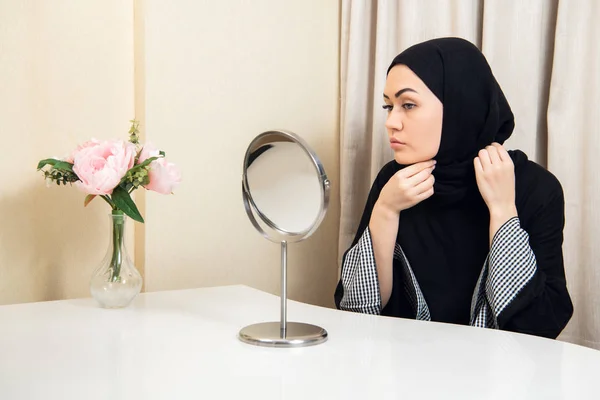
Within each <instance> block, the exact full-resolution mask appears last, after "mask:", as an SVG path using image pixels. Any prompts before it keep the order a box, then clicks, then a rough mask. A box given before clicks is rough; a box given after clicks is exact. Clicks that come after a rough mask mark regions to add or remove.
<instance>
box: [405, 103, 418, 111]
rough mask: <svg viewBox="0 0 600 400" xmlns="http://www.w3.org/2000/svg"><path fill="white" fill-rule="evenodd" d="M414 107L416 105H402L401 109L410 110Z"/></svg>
mask: <svg viewBox="0 0 600 400" xmlns="http://www.w3.org/2000/svg"><path fill="white" fill-rule="evenodd" d="M415 107H416V104H413V103H404V104H402V108H404V109H405V110H412V109H413V108H415Z"/></svg>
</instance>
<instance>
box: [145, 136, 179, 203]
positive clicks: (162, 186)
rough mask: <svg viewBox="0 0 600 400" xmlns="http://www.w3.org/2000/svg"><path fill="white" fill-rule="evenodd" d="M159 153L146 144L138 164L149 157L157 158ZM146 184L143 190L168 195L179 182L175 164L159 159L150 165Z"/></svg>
mask: <svg viewBox="0 0 600 400" xmlns="http://www.w3.org/2000/svg"><path fill="white" fill-rule="evenodd" d="M159 154H160V151H159V150H158V149H157V148H156V147H154V146H153V145H152V144H150V143H146V144H145V145H144V147H143V148H142V152H141V153H140V158H139V159H138V163H142V162H144V161H145V160H147V159H148V158H150V157H158V156H159ZM148 178H149V180H150V183H148V184H147V185H146V186H145V188H146V189H148V190H152V191H155V192H157V193H162V194H170V193H172V192H173V190H174V189H175V186H177V184H178V183H180V182H181V173H180V172H179V170H178V169H177V167H175V164H173V163H170V162H167V161H166V160H165V159H164V158H159V159H158V160H154V161H152V162H151V163H150V170H149V171H148Z"/></svg>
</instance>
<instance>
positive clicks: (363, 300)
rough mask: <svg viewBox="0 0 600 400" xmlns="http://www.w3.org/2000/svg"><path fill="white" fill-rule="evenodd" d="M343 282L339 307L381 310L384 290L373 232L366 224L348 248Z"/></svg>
mask: <svg viewBox="0 0 600 400" xmlns="http://www.w3.org/2000/svg"><path fill="white" fill-rule="evenodd" d="M341 284H342V286H343V289H344V295H343V297H342V299H341V301H340V309H342V310H346V311H354V312H360V313H364V314H377V315H378V314H381V294H380V292H379V280H378V276H377V266H376V264H375V254H374V253H373V243H372V241H371V232H370V230H369V228H368V227H367V228H366V229H365V231H364V233H363V234H362V236H361V238H360V239H359V241H358V243H356V245H354V247H352V248H351V249H350V250H348V251H347V252H346V255H345V257H344V260H343V263H342V274H341Z"/></svg>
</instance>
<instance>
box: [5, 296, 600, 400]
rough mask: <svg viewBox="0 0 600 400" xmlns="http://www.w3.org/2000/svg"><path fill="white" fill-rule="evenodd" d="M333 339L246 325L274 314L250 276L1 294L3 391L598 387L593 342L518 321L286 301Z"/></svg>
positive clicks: (366, 392)
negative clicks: (470, 322)
mask: <svg viewBox="0 0 600 400" xmlns="http://www.w3.org/2000/svg"><path fill="white" fill-rule="evenodd" d="M288 316H289V319H290V321H300V322H307V323H313V324H317V325H320V326H322V327H324V328H325V329H327V331H328V332H329V340H328V341H327V342H325V343H324V344H320V345H317V346H314V347H305V348H296V349H275V348H265V347H256V346H251V345H247V344H244V343H242V342H240V341H239V340H238V339H237V332H238V331H239V329H240V328H242V327H244V326H246V325H248V324H251V323H256V322H264V321H271V320H277V319H278V317H279V298H278V297H276V296H272V295H269V294H266V293H263V292H260V291H258V290H255V289H251V288H248V287H245V286H227V287H218V288H206V289H194V290H180V291H170V292H157V293H146V294H141V295H140V296H139V297H138V298H137V299H136V300H135V302H134V303H133V304H132V305H131V306H130V307H129V308H127V309H123V310H105V309H101V308H98V307H97V306H96V304H95V302H94V301H93V300H91V299H82V300H65V301H55V302H44V303H31V304H19V305H11V306H2V307H0V399H2V400H12V399H18V400H26V399H61V400H69V399H77V400H93V399H111V400H116V399H210V400H212V399H369V400H379V399H461V400H464V399H478V400H479V399H544V400H548V399H578V400H582V399H599V398H600V352H598V351H595V350H591V349H588V348H584V347H580V346H576V345H572V344H567V343H562V342H559V341H553V340H547V339H541V338H536V337H531V336H526V335H518V334H512V333H507V332H500V331H493V330H485V329H478V328H471V327H464V326H454V325H448V324H438V323H431V322H419V321H412V320H404V319H396V318H386V317H376V316H369V315H360V314H354V313H349V312H342V311H337V310H331V309H326V308H320V307H315V306H310V305H306V304H301V303H296V302H293V301H290V302H289V306H288Z"/></svg>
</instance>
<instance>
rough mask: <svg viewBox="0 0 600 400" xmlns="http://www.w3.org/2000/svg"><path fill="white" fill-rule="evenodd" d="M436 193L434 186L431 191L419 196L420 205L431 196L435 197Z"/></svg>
mask: <svg viewBox="0 0 600 400" xmlns="http://www.w3.org/2000/svg"><path fill="white" fill-rule="evenodd" d="M434 192H435V189H434V188H433V186H432V187H431V188H430V189H429V190H427V191H425V192H423V193H421V194H419V195H417V198H416V200H417V203H420V202H422V201H423V200H425V199H428V198H430V197H431V196H433V193H434Z"/></svg>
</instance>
